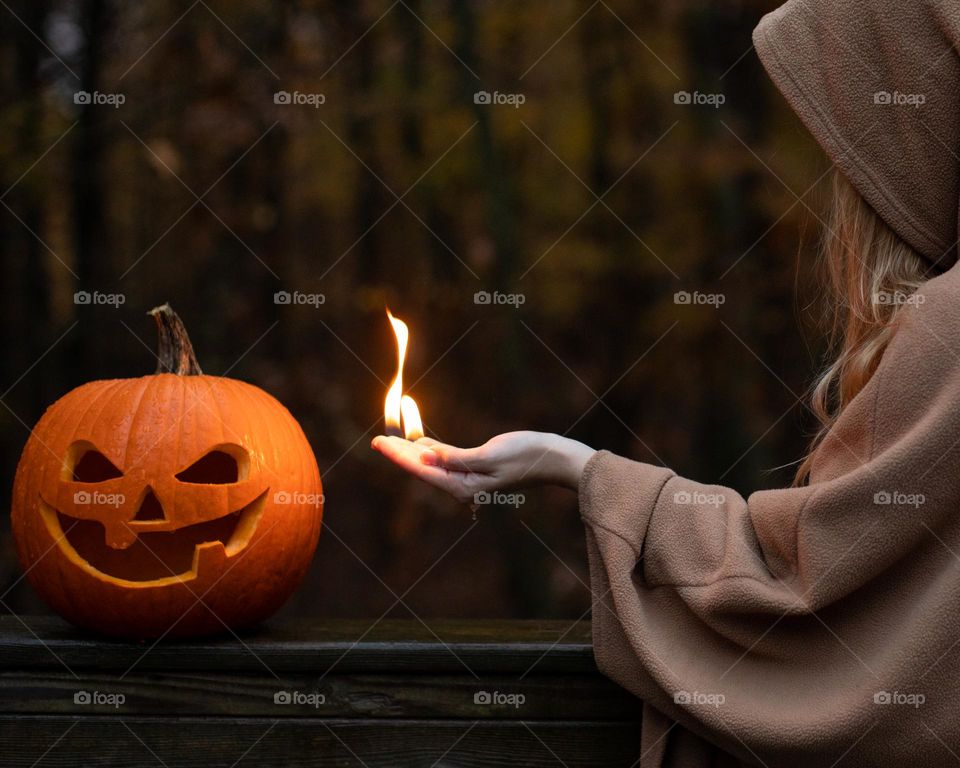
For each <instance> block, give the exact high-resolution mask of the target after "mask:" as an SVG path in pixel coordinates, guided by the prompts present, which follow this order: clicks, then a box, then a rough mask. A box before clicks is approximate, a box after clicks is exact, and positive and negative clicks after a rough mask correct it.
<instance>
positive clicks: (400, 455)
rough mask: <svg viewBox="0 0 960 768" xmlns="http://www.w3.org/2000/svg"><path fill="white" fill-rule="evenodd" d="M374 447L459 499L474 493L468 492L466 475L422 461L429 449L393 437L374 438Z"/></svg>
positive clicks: (414, 473) (399, 465) (397, 463)
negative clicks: (422, 456) (423, 454)
mask: <svg viewBox="0 0 960 768" xmlns="http://www.w3.org/2000/svg"><path fill="white" fill-rule="evenodd" d="M372 447H373V448H374V449H375V450H377V451H379V452H380V453H382V454H383V455H384V456H386V457H387V458H388V459H390V461H392V462H393V463H394V464H396V465H397V466H398V467H400V468H401V469H403V470H405V471H406V472H409V473H410V474H411V475H413V476H414V477H417V478H419V479H420V480H423V481H424V482H426V483H429V484H430V485H432V486H434V487H436V488H439V489H440V490H442V491H446V492H447V493H449V494H450V495H451V496H454V497H455V498H457V499H460V500H462V499H464V498H466V497H467V496H468V495H471V493H472V492H471V493H468V492H467V489H466V486H465V484H464V480H465V478H466V475H464V474H462V473H457V472H448V471H447V470H446V469H444V468H443V467H436V466H430V465H428V464H424V463H423V462H422V461H421V459H420V454H421V453H422V452H423V451H425V450H430V449H429V448H425V447H422V446H417V444H416V443H412V442H410V441H409V440H404V439H403V438H402V437H393V436H390V437H382V436H381V437H376V438H374V440H373V443H372Z"/></svg>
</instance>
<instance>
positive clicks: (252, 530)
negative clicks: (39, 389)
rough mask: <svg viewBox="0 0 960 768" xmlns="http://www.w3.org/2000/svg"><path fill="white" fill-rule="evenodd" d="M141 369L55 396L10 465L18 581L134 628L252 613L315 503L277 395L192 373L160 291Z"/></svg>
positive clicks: (169, 632) (305, 538) (299, 573)
mask: <svg viewBox="0 0 960 768" xmlns="http://www.w3.org/2000/svg"><path fill="white" fill-rule="evenodd" d="M150 314H151V315H153V317H154V318H155V319H156V321H157V326H158V328H159V331H160V352H159V356H158V357H159V361H160V363H159V366H158V369H157V373H156V374H155V375H153V376H144V377H141V378H134V379H117V380H112V381H94V382H91V383H89V384H84V385H83V386H80V387H78V388H77V389H75V390H73V391H71V392H69V393H68V394H67V395H65V396H64V397H62V398H61V399H60V400H58V401H57V402H56V403H54V404H53V405H52V406H51V407H50V408H49V409H48V410H47V412H46V413H45V414H44V415H43V417H42V418H41V419H40V422H39V423H38V424H37V426H36V427H35V428H34V430H33V432H32V433H31V436H30V438H29V440H28V441H27V445H26V447H25V448H24V451H23V456H22V457H21V459H20V464H19V466H18V467H17V474H16V479H15V482H14V493H13V510H12V522H13V533H14V537H15V539H16V544H17V550H18V553H19V556H20V561H21V564H22V565H23V568H24V570H25V571H26V576H27V578H28V579H29V581H30V583H31V584H32V585H33V587H34V588H35V589H36V590H37V592H39V593H40V595H41V596H42V597H43V598H44V599H45V600H46V601H47V602H48V603H49V604H50V606H51V607H52V608H54V609H55V610H56V611H57V612H58V613H60V614H61V615H62V616H64V617H65V618H67V619H68V620H70V621H72V622H74V623H75V624H77V625H80V626H82V627H87V628H89V629H93V630H95V631H99V632H103V633H106V634H110V635H115V636H120V637H127V638H135V639H147V638H156V637H162V636H168V637H185V636H195V635H202V634H211V633H216V632H223V631H226V630H227V628H231V629H232V628H239V627H243V626H248V625H251V624H254V623H256V622H258V621H260V620H262V619H264V618H266V617H267V616H269V615H270V614H271V613H273V612H274V611H276V610H277V609H278V608H279V607H280V605H281V604H282V603H283V602H284V601H285V600H286V599H287V598H288V597H289V596H290V594H291V593H292V592H293V590H294V589H295V588H296V586H297V585H298V583H299V582H300V580H301V578H302V577H303V575H304V573H305V572H306V570H307V566H308V565H309V563H310V559H311V557H312V556H313V552H314V549H315V548H316V544H317V538H318V536H319V535H320V522H321V518H322V515H323V497H322V495H321V485H320V473H319V471H318V470H317V463H316V460H315V458H314V456H313V453H312V451H311V449H310V445H309V444H308V443H307V439H306V437H305V436H304V434H303V431H302V430H301V429H300V425H299V424H297V422H296V421H295V420H294V418H293V417H292V416H291V415H290V413H289V412H288V411H287V409H286V408H284V407H283V406H282V405H281V404H280V403H279V402H277V401H276V400H275V399H274V398H273V397H271V396H270V395H268V394H267V393H266V392H264V391H262V390H260V389H258V388H257V387H254V386H252V385H250V384H245V383H244V382H241V381H236V380H233V379H226V378H221V377H217V376H205V375H203V374H202V373H201V371H200V367H199V365H198V364H197V361H196V358H195V356H194V354H193V349H192V347H191V345H190V341H189V339H188V338H187V335H186V332H185V330H184V328H183V325H182V323H181V322H180V319H179V318H178V317H177V315H176V314H175V313H174V312H173V310H172V309H170V307H169V305H166V304H165V305H164V306H162V307H158V308H156V309H154V310H153V311H152V312H151V313H150Z"/></svg>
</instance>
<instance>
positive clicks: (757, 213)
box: [0, 0, 829, 618]
mask: <svg viewBox="0 0 960 768" xmlns="http://www.w3.org/2000/svg"><path fill="white" fill-rule="evenodd" d="M776 4H777V3H775V2H770V1H768V0H765V1H763V2H760V1H759V0H743V1H742V2H725V1H719V2H709V3H705V2H703V1H702V0H689V1H686V0H671V1H665V0H656V1H655V2H654V1H652V0H651V1H644V2H637V1H636V0H631V2H624V1H623V0H600V2H596V3H593V4H591V3H590V2H589V1H588V2H536V3H534V2H506V1H495V0H471V1H468V0H445V1H442V2H431V3H427V2H423V1H422V0H402V1H401V2H395V3H391V2H389V0H379V1H376V2H375V1H374V0H369V1H363V2H358V1H357V0H343V1H342V2H313V3H311V2H278V1H275V2H266V1H260V2H258V1H256V0H253V1H251V0H247V1H246V2H243V3H227V2H222V1H221V0H214V1H211V2H206V1H205V0H201V1H199V2H195V3H193V4H192V5H191V4H190V2H189V1H188V2H183V3H172V4H171V3H159V2H144V3H120V2H104V0H84V1H82V2H50V1H49V0H22V1H20V2H13V0H10V2H9V5H4V6H3V7H0V57H2V62H0V63H2V66H0V97H2V104H0V130H2V139H3V140H2V142H0V174H2V189H0V202H2V207H0V260H2V261H0V269H2V272H0V274H2V278H0V279H2V285H0V335H2V338H0V349H2V353H0V354H2V361H3V365H2V376H0V401H2V407H0V430H2V432H0V435H2V437H0V479H2V486H3V488H5V489H7V491H6V493H7V498H9V489H10V488H11V486H12V482H13V474H14V471H15V467H16V463H17V460H18V458H19V454H20V450H21V449H22V447H23V444H24V442H25V440H26V439H27V436H28V428H29V426H30V425H32V424H33V423H35V422H36V420H37V419H38V418H39V416H40V415H41V414H42V412H43V410H44V408H45V407H46V406H48V405H49V404H50V403H52V402H53V401H54V400H56V399H57V398H58V397H60V396H61V395H63V394H64V393H66V392H67V391H69V390H70V389H71V388H73V387H75V386H77V385H79V384H81V383H82V382H85V381H89V380H93V379H101V378H113V377H127V376H140V375H144V374H147V373H150V372H152V370H153V368H154V365H155V361H154V359H153V357H152V355H151V353H150V352H149V351H148V349H146V348H145V347H144V344H146V345H147V346H148V347H152V346H153V343H154V338H153V337H154V331H153V327H152V324H151V322H150V320H149V318H147V317H146V316H145V314H144V313H145V312H146V311H147V310H148V309H149V308H151V307H152V306H154V305H156V304H159V303H161V302H163V301H166V300H169V301H170V302H171V303H172V304H173V306H174V307H175V308H176V309H177V310H178V312H179V313H180V314H181V316H182V317H183V319H184V321H185V322H186V323H187V326H188V328H189V329H190V331H191V335H192V337H193V341H194V346H195V347H196V350H197V353H198V356H199V358H200V361H201V364H202V365H203V367H204V369H205V372H207V373H213V374H220V373H223V372H224V371H226V370H228V369H230V375H231V376H234V377H236V378H240V379H243V380H246V381H249V382H252V383H254V384H256V385H258V386H260V387H262V388H264V389H266V390H267V391H269V392H271V393H272V394H274V395H275V396H276V397H278V398H279V399H280V400H281V401H282V402H284V403H285V404H286V405H287V406H288V407H289V408H290V410H291V411H292V412H293V414H294V415H295V416H296V417H297V418H298V420H299V421H300V423H301V424H302V425H303V428H304V430H305V432H306V434H307V436H308V438H309V439H310V441H311V443H312V445H313V448H314V450H315V453H316V457H317V461H318V464H319V466H320V470H321V472H322V474H323V483H324V488H325V492H326V497H327V507H326V514H325V520H324V522H325V526H326V529H325V532H324V534H323V535H322V536H321V540H320V545H319V548H318V550H317V554H316V558H315V560H314V563H313V567H312V570H311V573H310V575H309V577H308V580H307V582H306V583H305V584H304V586H303V587H302V588H301V589H300V591H299V592H298V593H297V595H296V596H295V598H294V599H293V600H292V601H291V603H290V604H289V605H288V606H287V607H286V608H285V609H284V611H285V612H286V613H287V614H288V615H289V614H298V615H312V616H321V617H323V616H329V617H346V616H380V615H381V614H383V613H384V612H385V611H390V615H393V616H397V617H407V616H409V615H410V612H411V611H412V612H415V613H416V614H417V615H418V616H440V615H443V616H469V617H495V616H502V617H534V616H536V617H570V618H575V617H577V616H580V615H581V614H582V613H583V612H584V611H586V610H587V609H588V607H589V592H588V590H587V588H586V586H585V582H586V563H585V555H584V548H583V532H582V528H581V525H580V523H579V519H578V514H577V507H576V499H575V497H574V495H573V494H570V493H569V492H563V491H560V490H557V489H538V490H530V491H528V492H527V493H526V501H525V503H524V504H523V505H522V506H521V507H520V508H519V509H516V510H514V509H513V508H489V507H485V508H483V509H481V510H480V512H479V513H478V514H477V515H476V516H473V515H472V514H471V513H470V512H469V510H466V509H464V508H462V507H460V506H459V505H457V504H456V503H454V502H453V501H452V500H451V499H449V498H446V497H445V496H443V495H441V494H440V493H439V492H435V491H433V490H431V489H429V488H427V487H425V486H422V485H420V484H418V483H417V482H416V481H414V480H412V479H410V478H408V477H406V476H404V475H402V474H401V473H400V472H399V471H398V470H396V469H394V468H393V467H392V466H390V465H388V464H387V462H386V461H385V460H383V459H382V458H380V457H379V456H377V455H375V454H374V453H373V452H372V451H371V450H370V449H369V441H370V438H371V437H372V436H373V435H374V434H376V433H377V431H378V430H379V429H380V428H381V415H382V401H383V395H384V391H385V388H386V384H387V383H388V382H389V380H390V378H391V376H392V373H393V370H392V366H393V362H394V351H393V340H392V337H391V335H390V329H389V326H388V324H387V322H386V319H385V317H384V305H385V304H389V306H390V307H391V308H392V309H393V310H394V311H395V312H396V313H397V314H398V315H399V316H400V317H402V318H404V319H405V320H407V321H408V323H409V324H410V327H411V331H412V348H411V353H410V358H409V361H408V368H407V380H408V381H409V382H414V381H415V382H416V385H415V386H414V387H413V389H412V394H413V395H414V396H415V397H416V398H417V399H418V400H419V402H420V405H421V408H422V410H423V412H424V417H425V422H426V426H427V430H428V432H429V433H430V434H432V435H433V436H435V437H438V438H440V439H443V440H447V441H451V442H455V443H458V444H476V443H480V442H482V441H483V440H485V439H486V438H488V437H490V436H491V435H493V434H496V433H498V432H501V431H505V430H511V429H521V428H531V429H542V430H550V431H556V432H561V433H569V434H570V436H572V437H575V438H577V439H580V440H583V441H585V442H587V443H589V444H590V445H592V446H595V447H604V448H608V449H610V450H613V451H616V452H619V453H621V454H624V455H627V456H630V457H632V458H636V459H639V460H645V461H652V462H656V463H661V462H662V463H666V464H668V465H670V466H672V467H673V468H674V469H676V470H677V471H678V472H680V473H682V474H684V475H687V476H690V477H694V478H696V479H698V480H703V481H709V482H721V483H723V484H725V485H730V486H733V487H735V488H736V489H738V490H739V491H741V492H742V493H749V492H751V491H753V490H756V489H760V488H764V487H771V486H775V485H778V484H784V483H787V482H789V480H790V478H791V476H792V469H791V468H786V469H783V468H781V469H779V470H777V469H775V468H776V467H780V466H781V465H785V464H787V463H788V462H792V461H795V460H797V459H798V458H799V457H800V456H801V455H802V452H803V450H804V445H805V442H806V439H807V437H808V436H809V431H810V427H811V422H810V419H809V415H808V414H807V413H806V411H805V409H804V407H803V406H802V405H801V404H800V403H799V402H798V397H800V396H802V395H803V394H804V392H805V387H806V386H807V384H808V383H809V381H810V380H811V377H812V376H813V374H814V372H815V370H816V368H817V367H818V364H819V358H820V354H821V353H822V343H821V341H820V340H819V339H820V337H819V332H818V326H817V320H818V318H817V313H816V311H815V309H816V308H815V306H813V305H811V301H812V300H813V299H816V298H817V293H816V291H815V290H814V289H813V288H812V284H811V280H810V277H811V272H812V269H811V268H812V266H813V264H814V261H815V251H816V245H817V238H818V234H817V233H818V228H819V226H820V224H819V222H818V221H817V217H818V216H822V215H823V214H822V212H823V207H824V200H825V195H826V193H827V192H828V190H829V183H828V182H829V175H826V176H824V175H823V174H825V173H826V171H827V170H828V164H827V161H826V159H825V158H824V157H823V155H822V154H821V152H820V151H819V149H818V148H817V147H816V146H815V145H814V144H813V142H812V140H811V139H809V137H808V136H807V135H806V134H805V132H804V130H803V128H802V126H801V125H800V124H799V122H798V121H797V120H796V119H795V118H794V116H793V115H792V114H791V113H790V112H789V109H788V107H787V106H786V105H785V103H784V102H783V101H782V100H781V98H780V97H779V95H778V94H777V93H776V92H775V90H774V89H773V88H772V86H771V85H770V84H769V82H768V81H767V79H766V76H765V74H764V73H763V70H762V68H761V66H760V64H759V61H758V60H757V58H756V54H755V52H753V51H752V49H751V48H750V32H751V30H752V28H753V27H754V25H755V24H756V23H757V21H758V20H759V18H760V17H761V16H762V15H763V13H765V12H767V11H769V10H771V9H772V8H773V7H774V6H775V5H776ZM81 90H82V91H87V92H94V91H98V92H100V93H114V94H116V93H122V94H123V95H124V96H125V103H124V104H123V105H122V106H120V107H119V108H116V109H115V108H114V107H112V106H110V105H90V106H78V105H76V104H75V103H74V94H75V93H76V92H78V91H81ZM280 90H285V91H288V92H294V91H299V92H301V93H322V94H323V95H324V97H325V103H324V104H323V105H322V106H320V107H319V108H316V109H315V108H313V107H311V106H309V105H306V104H304V105H293V104H290V105H284V104H275V103H274V93H276V92H278V91H280ZM480 90H487V91H495V90H496V91H500V92H502V93H519V94H522V95H523V96H524V98H525V102H524V104H523V105H522V106H520V107H519V108H514V107H512V106H509V105H484V104H479V105H478V104H475V103H474V98H473V96H474V93H475V92H477V91H480ZM678 91H700V92H702V93H720V94H723V95H724V97H725V103H724V104H723V106H721V107H720V108H713V107H711V106H706V105H700V106H697V105H682V104H676V103H674V94H675V93H676V92H678ZM815 182H816V183H815ZM612 185H614V186H612ZM811 185H814V186H813V187H812V188H811ZM611 186H612V189H610V188H611ZM208 190H209V191H208ZM408 190H409V191H408ZM608 190H609V192H608ZM807 190H809V192H807ZM405 193H406V194H405ZM397 196H401V197H402V201H401V202H400V203H397ZM598 196H600V197H601V202H599V203H598V202H597V198H598ZM798 196H800V197H801V198H802V199H801V200H799V201H798ZM198 198H200V199H199V201H198ZM79 290H86V291H89V292H93V291H99V292H101V293H106V294H109V293H119V294H122V295H123V297H124V299H125V301H124V304H123V305H122V306H120V307H119V308H114V307H112V306H103V305H100V306H94V305H77V304H76V303H75V302H74V293H75V292H76V291H79ZM480 290H486V291H500V292H503V293H519V294H522V295H523V299H524V303H523V304H522V306H520V307H519V308H517V307H514V306H510V305H498V306H493V305H478V304H475V303H474V294H475V292H477V291H480ZM682 290H686V291H701V292H704V293H719V294H722V296H723V298H724V303H723V305H722V306H720V307H719V308H715V307H713V306H709V305H700V306H690V305H683V304H677V303H675V300H674V294H675V293H676V292H677V291H682ZM277 291H289V292H293V291H299V292H302V293H310V294H312V293H322V294H323V296H324V298H325V302H324V303H323V304H322V305H321V306H319V307H313V306H310V305H300V306H292V305H288V306H283V305H277V304H275V303H274V294H275V292H277ZM421 377H422V378H421ZM598 399H599V400H598ZM19 575H20V568H19V566H18V564H17V562H16V557H15V553H14V548H13V543H12V541H11V538H10V533H9V519H8V518H7V517H6V516H4V518H3V522H2V524H0V595H2V600H3V606H4V608H3V610H13V611H16V612H18V613H21V612H37V611H42V610H44V608H43V606H42V605H41V604H40V603H39V601H38V599H37V598H36V597H35V596H34V595H33V593H32V591H31V590H30V588H29V587H28V586H27V584H26V582H25V581H19V582H18V581H17V580H18V579H19ZM398 598H402V603H397V599H398Z"/></svg>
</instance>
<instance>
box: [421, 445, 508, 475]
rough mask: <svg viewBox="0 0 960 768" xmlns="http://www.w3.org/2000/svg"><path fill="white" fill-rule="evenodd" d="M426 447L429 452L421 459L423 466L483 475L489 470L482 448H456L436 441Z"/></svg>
mask: <svg viewBox="0 0 960 768" xmlns="http://www.w3.org/2000/svg"><path fill="white" fill-rule="evenodd" d="M418 442H419V441H418ZM427 447H428V449H429V450H427V451H425V452H424V453H423V455H422V457H421V460H422V461H423V462H424V463H425V464H430V465H431V466H435V467H443V468H444V469H449V470H450V471H452V472H481V473H485V472H486V471H487V470H488V469H489V465H490V462H489V459H488V458H487V456H486V452H485V451H484V450H483V448H457V447H456V446H454V445H447V444H446V443H441V442H437V441H436V440H434V441H433V442H432V444H431V445H429V446H427Z"/></svg>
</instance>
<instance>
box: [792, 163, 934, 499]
mask: <svg viewBox="0 0 960 768" xmlns="http://www.w3.org/2000/svg"><path fill="white" fill-rule="evenodd" d="M821 260H822V265H823V268H824V271H825V273H826V274H825V279H824V282H825V283H826V288H827V292H828V295H829V298H830V299H831V300H830V301H829V302H828V306H827V313H828V324H829V327H830V350H831V358H832V362H831V363H830V364H829V365H828V366H827V368H826V370H825V371H824V372H823V373H822V374H821V375H820V378H819V379H818V380H817V381H816V383H815V385H814V386H813V389H812V393H811V395H810V409H811V410H812V411H813V414H814V416H815V417H816V418H817V421H818V422H819V429H818V430H817V433H816V435H815V436H814V438H813V440H812V442H811V445H810V449H809V452H808V453H807V455H806V456H805V457H804V459H803V461H802V462H801V464H800V467H799V469H798V470H797V475H796V479H795V484H796V485H802V484H804V483H805V482H807V481H808V480H809V477H810V468H811V465H812V464H813V456H814V452H815V451H816V449H817V447H818V446H819V445H820V443H821V442H822V441H823V438H824V436H825V435H826V434H827V432H828V431H829V430H830V428H831V427H832V426H833V425H834V423H835V422H836V420H837V418H838V417H839V416H840V413H841V412H842V411H843V409H844V408H846V407H847V405H849V403H850V401H851V400H853V398H854V397H856V395H857V393H858V392H859V391H860V390H861V389H863V387H864V386H865V385H866V383H867V382H868V381H869V380H870V377H871V376H873V373H874V371H876V369H877V366H878V365H879V364H880V358H881V357H883V352H884V350H885V349H886V348H887V345H888V344H889V343H890V340H891V339H892V338H893V335H894V333H895V332H896V319H897V316H898V314H899V312H900V309H901V308H902V307H903V306H905V304H906V302H905V299H906V298H907V297H909V296H910V295H911V294H913V293H914V292H915V291H916V290H917V288H919V287H920V286H921V285H922V284H923V283H924V282H925V281H926V279H927V278H928V277H929V275H928V272H929V266H928V264H927V263H926V262H925V261H924V260H923V258H922V257H921V256H919V255H918V254H917V252H916V251H914V250H913V249H912V248H911V247H910V246H909V245H907V244H906V243H905V242H904V241H903V240H902V239H901V238H900V237H899V236H898V235H897V234H896V233H894V231H893V230H892V229H890V227H888V226H887V225H886V224H885V223H884V221H883V220H882V219H881V218H880V217H879V216H878V215H877V213H876V212H875V211H874V210H873V208H871V207H870V206H869V205H868V204H867V202H866V201H865V200H864V199H863V198H862V197H861V196H860V194H859V193H858V192H857V191H856V189H855V188H854V187H853V185H852V184H850V182H849V181H847V179H846V177H845V176H844V175H843V174H842V173H840V172H839V171H835V172H834V178H833V200H832V205H831V210H830V215H829V220H828V227H827V231H826V232H825V233H824V239H823V246H822V248H821Z"/></svg>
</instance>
